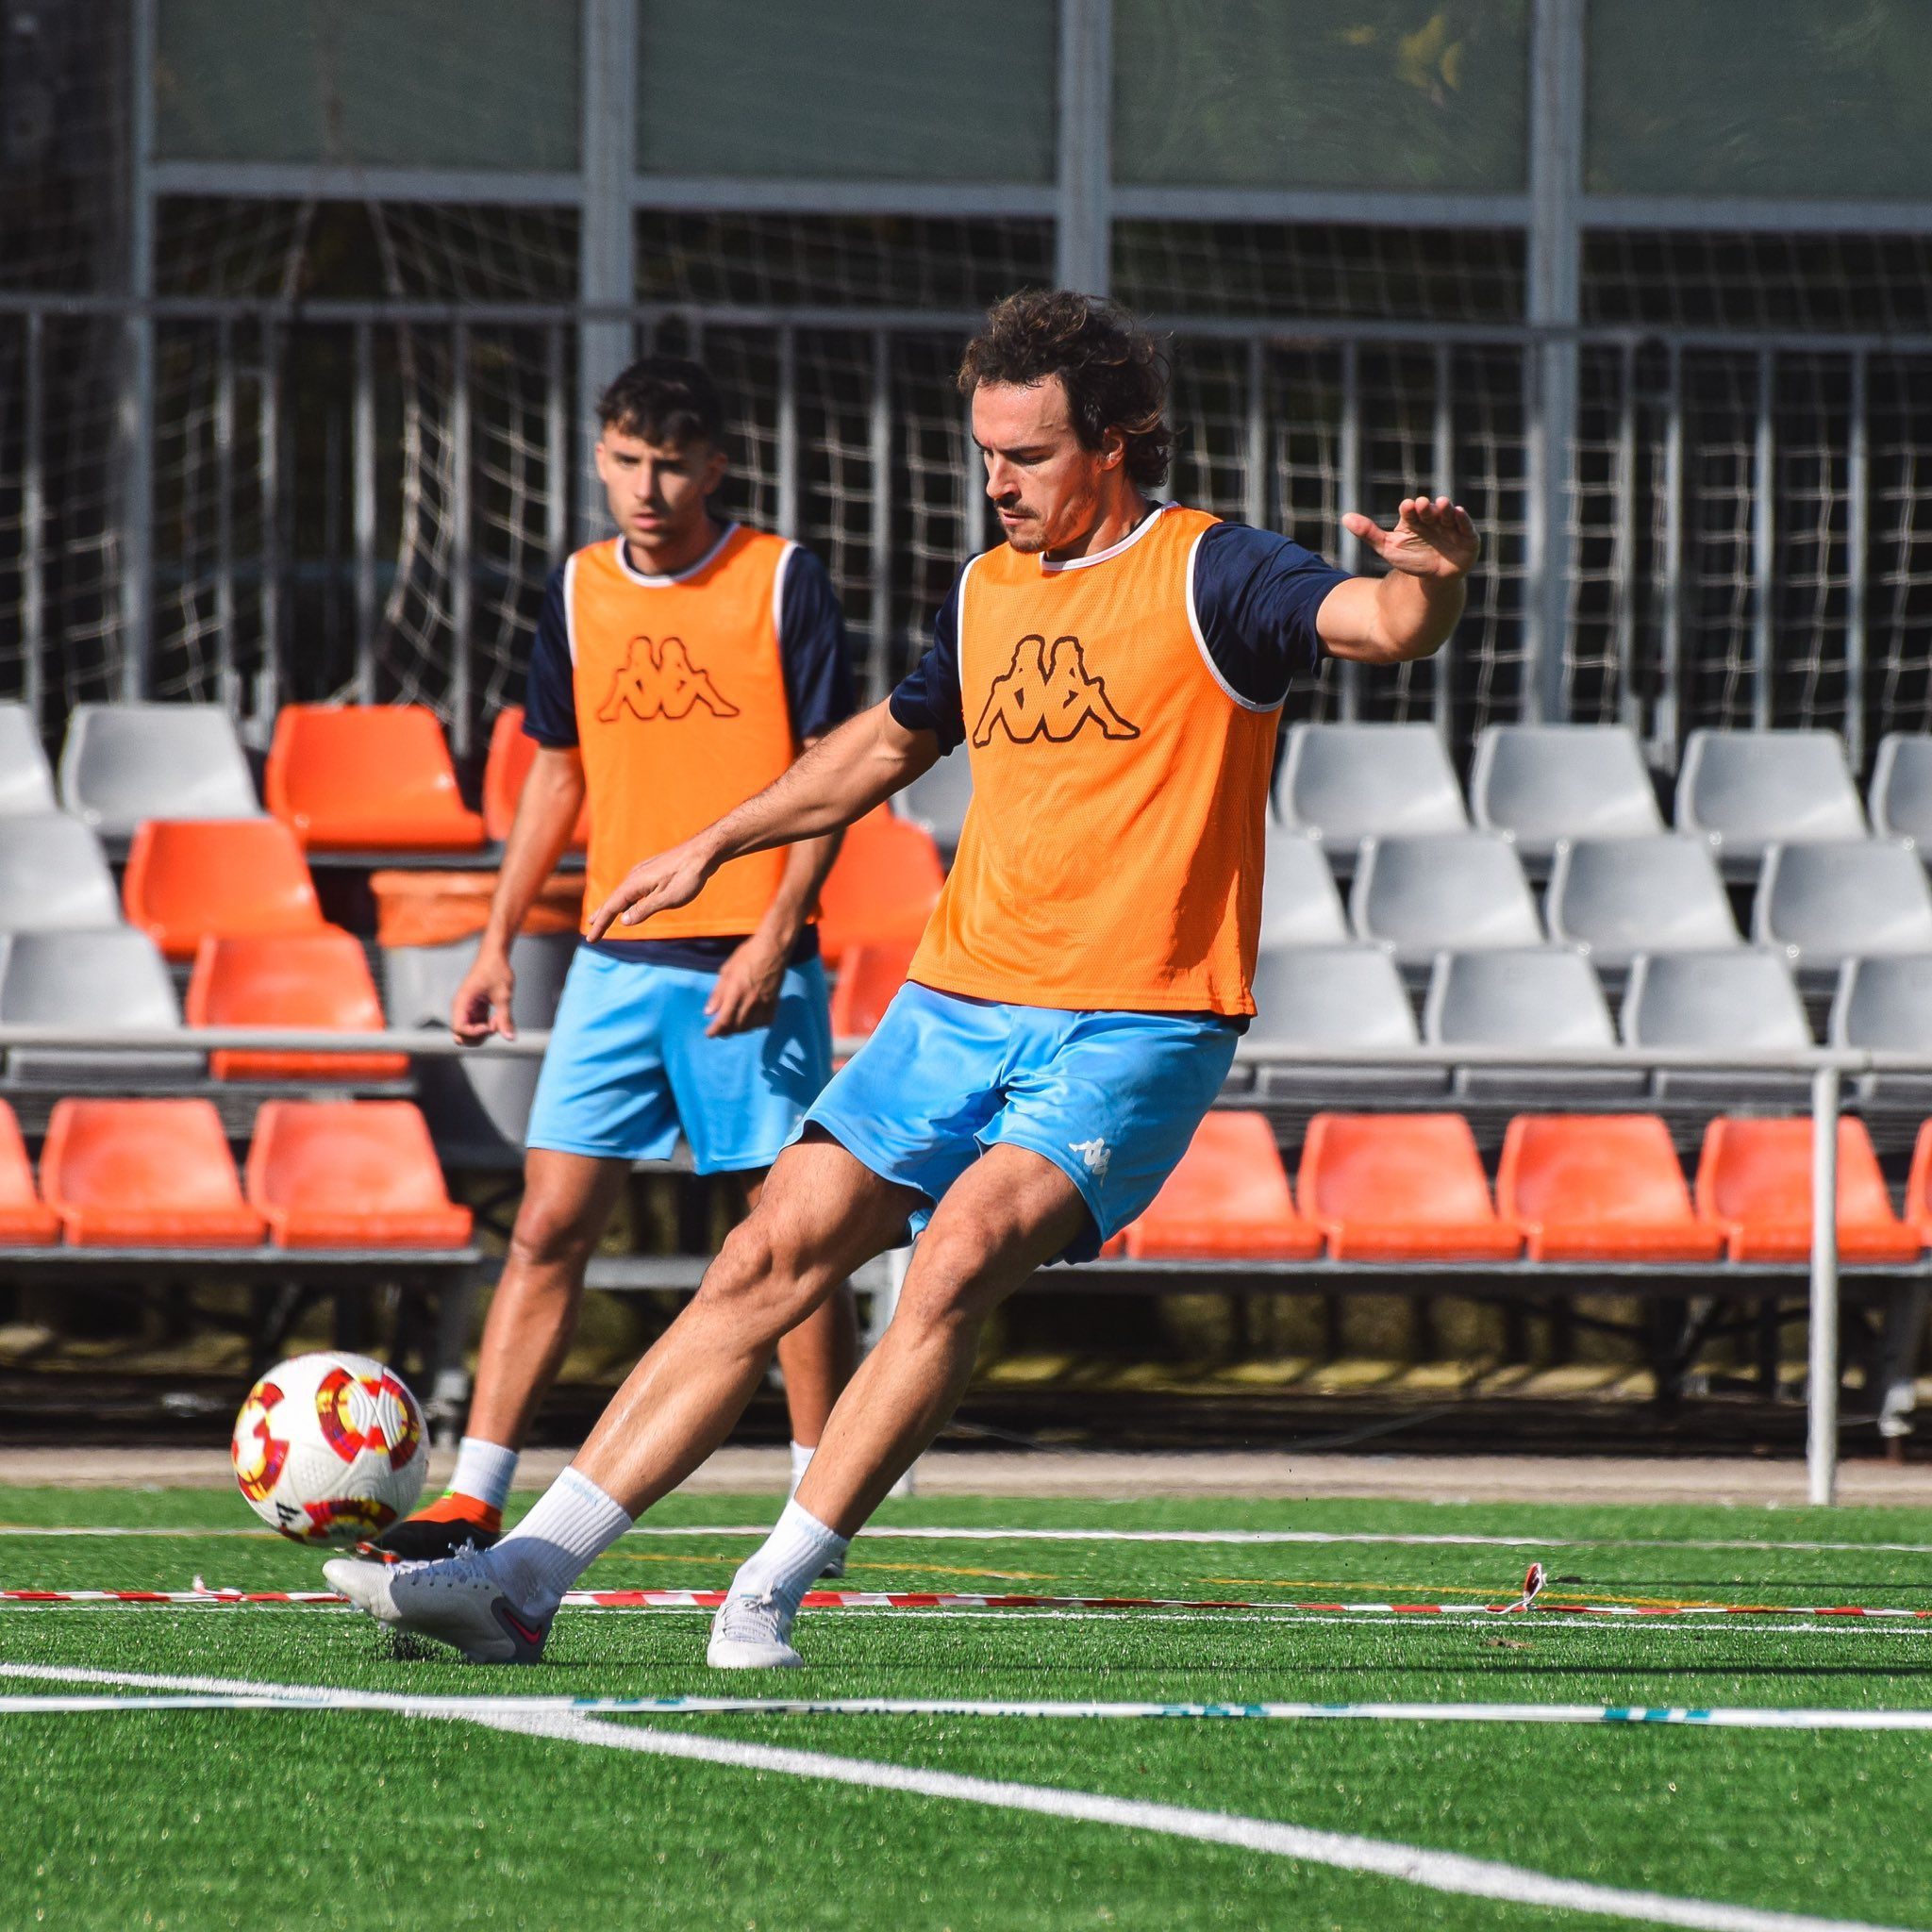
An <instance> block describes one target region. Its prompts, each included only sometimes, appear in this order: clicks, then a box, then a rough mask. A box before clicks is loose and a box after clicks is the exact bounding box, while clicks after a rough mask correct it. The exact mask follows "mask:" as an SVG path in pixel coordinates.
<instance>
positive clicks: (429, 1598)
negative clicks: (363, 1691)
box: [322, 1551, 550, 1664]
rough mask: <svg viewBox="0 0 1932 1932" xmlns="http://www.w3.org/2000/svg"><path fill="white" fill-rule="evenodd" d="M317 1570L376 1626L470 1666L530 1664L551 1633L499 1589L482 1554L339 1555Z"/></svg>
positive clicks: (542, 1620) (547, 1623) (546, 1625)
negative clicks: (406, 1634)
mask: <svg viewBox="0 0 1932 1932" xmlns="http://www.w3.org/2000/svg"><path fill="white" fill-rule="evenodd" d="M322 1574H324V1575H325V1576H326V1577H327V1578H328V1580H329V1581H330V1583H332V1584H333V1585H334V1586H335V1587H336V1589H338V1590H339V1591H341V1593H342V1594H343V1595H344V1596H345V1597H347V1598H348V1600H349V1601H350V1602H351V1603H352V1604H354V1605H355V1606H356V1607H357V1608H358V1610H367V1611H368V1612H369V1614H370V1615H371V1616H372V1617H374V1618H375V1620H376V1622H377V1623H379V1624H389V1625H390V1626H391V1628H392V1629H396V1630H408V1631H411V1632H413V1633H414V1634H415V1635H417V1636H419V1637H432V1638H434V1639H435V1640H436V1641H437V1642H439V1643H447V1644H449V1645H450V1646H451V1647H452V1648H453V1649H456V1650H459V1651H461V1652H462V1654H463V1656H464V1657H467V1658H468V1659H469V1661H470V1662H471V1663H473V1664H534V1663H537V1662H539V1661H541V1658H542V1656H543V1640H544V1639H545V1638H546V1637H547V1636H549V1634H550V1619H549V1618H548V1617H536V1616H532V1615H531V1614H530V1613H529V1612H528V1611H527V1610H525V1609H521V1608H520V1607H518V1606H517V1605H515V1604H513V1603H511V1602H510V1600H509V1599H508V1597H507V1596H506V1595H505V1594H504V1593H503V1586H502V1584H500V1583H499V1582H498V1581H497V1580H496V1577H495V1576H494V1574H491V1571H490V1570H489V1568H488V1567H487V1566H486V1565H485V1563H484V1560H483V1558H482V1557H481V1556H480V1555H478V1554H477V1553H475V1551H465V1552H464V1553H462V1554H461V1555H459V1556H455V1557H444V1558H443V1559H442V1560H441V1562H437V1563H369V1562H363V1561H360V1560H358V1558H356V1557H336V1558H335V1560H334V1561H333V1562H329V1563H325V1564H324V1565H323V1566H322Z"/></svg>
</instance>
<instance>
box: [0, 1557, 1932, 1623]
mask: <svg viewBox="0 0 1932 1932" xmlns="http://www.w3.org/2000/svg"><path fill="white" fill-rule="evenodd" d="M1543 1591H1544V1580H1543V1572H1542V1566H1541V1564H1537V1563H1533V1564H1531V1565H1530V1570H1529V1574H1528V1575H1527V1576H1526V1577H1525V1578H1524V1588H1523V1591H1522V1593H1521V1594H1520V1595H1519V1596H1518V1597H1517V1599H1516V1600H1515V1601H1514V1602H1513V1603H1505V1604H1396V1603H1375V1604H1342V1603H1307V1602H1302V1601H1299V1600H1292V1599H1289V1598H1276V1599H1274V1600H1256V1599H1252V1598H1248V1599H1228V1598H1212V1597H1205V1598H1204V1597H1158V1596H990V1595H987V1596H983V1595H968V1594H962V1593H958V1592H950V1591H948V1592H941V1591H905V1590H815V1591H810V1592H808V1594H807V1596H806V1599H805V1607H806V1608H807V1609H808V1610H1257V1611H1261V1610H1269V1611H1282V1610H1289V1611H1305V1612H1307V1613H1310V1614H1319V1615H1323V1616H1329V1617H1334V1616H1344V1617H1370V1618H1383V1619H1388V1618H1400V1617H1451V1618H1454V1617H1463V1618H1470V1617H1505V1616H1516V1615H1521V1614H1522V1613H1524V1612H1525V1611H1528V1610H1532V1609H1533V1610H1535V1611H1536V1613H1537V1614H1539V1615H1541V1616H1560V1617H1623V1618H1637V1619H1643V1620H1651V1621H1655V1620H1656V1619H1658V1618H1671V1617H1677V1618H1691V1617H1812V1618H1819V1619H1831V1618H1862V1619H1868V1620H1879V1619H1888V1620H1894V1621H1904V1622H1913V1623H1923V1622H1925V1621H1927V1620H1932V1607H1926V1608H1917V1609H1909V1608H1893V1607H1875V1606H1870V1605H1860V1604H1816V1605H1807V1604H1589V1603H1554V1602H1551V1601H1549V1600H1548V1598H1547V1597H1546V1596H1545V1595H1544V1594H1543ZM345 1601H346V1599H345V1598H343V1597H341V1596H339V1595H338V1594H337V1593H336V1592H335V1591H330V1590H7V1591H0V1605H7V1604H26V1605H33V1604H132V1605H137V1606H138V1605H142V1604H159V1605H188V1606H192V1607H195V1608H202V1609H220V1608H243V1607H247V1606H249V1605H252V1604H283V1605H319V1606H322V1607H336V1606H340V1605H341V1604H343V1603H344V1602H345ZM563 1601H564V1605H565V1607H567V1608H571V1609H581V1610H715V1609H716V1608H717V1607H718V1606H719V1605H720V1604H722V1603H723V1602H724V1591H722V1590H574V1591H569V1592H568V1593H567V1594H566V1595H565V1597H564V1599H563Z"/></svg>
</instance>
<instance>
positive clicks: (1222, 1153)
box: [1126, 1109, 1322, 1261]
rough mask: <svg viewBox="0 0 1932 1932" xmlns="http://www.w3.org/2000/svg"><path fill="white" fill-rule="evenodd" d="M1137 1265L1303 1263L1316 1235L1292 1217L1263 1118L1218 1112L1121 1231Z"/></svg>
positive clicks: (1315, 1249) (1316, 1250)
mask: <svg viewBox="0 0 1932 1932" xmlns="http://www.w3.org/2000/svg"><path fill="white" fill-rule="evenodd" d="M1126 1252H1127V1255H1128V1257H1129V1258H1130V1259H1133V1260H1136V1261H1221V1260H1236V1259H1240V1260H1254V1261H1303V1260H1308V1259H1311V1258H1312V1257H1315V1256H1317V1255H1319V1254H1320V1253H1321V1252H1322V1231H1321V1229H1319V1228H1318V1227H1316V1226H1315V1225H1314V1224H1312V1223H1311V1222H1307V1221H1304V1220H1303V1219H1302V1217H1301V1216H1300V1215H1299V1214H1298V1213H1296V1211H1295V1205H1294V1196H1293V1195H1292V1194H1291V1193H1290V1191H1289V1187H1288V1175H1287V1174H1286V1173H1285V1172H1284V1170H1283V1168H1282V1165H1281V1156H1280V1154H1279V1153H1278V1152H1277V1151H1276V1149H1275V1145H1274V1129H1273V1128H1272V1127H1270V1126H1269V1124H1268V1120H1267V1116H1266V1115H1264V1114H1258V1113H1238V1112H1234V1111H1232V1110H1229V1111H1222V1110H1220V1109H1216V1110H1215V1111H1214V1112H1212V1113H1209V1114H1208V1115H1207V1117H1206V1118H1205V1119H1204V1120H1203V1121H1202V1123H1201V1124H1200V1125H1199V1126H1198V1127H1197V1128H1196V1129H1195V1130H1194V1138H1193V1141H1192V1142H1191V1144H1190V1146H1189V1148H1188V1151H1187V1153H1186V1154H1184V1155H1183V1156H1182V1157H1181V1161H1180V1165H1179V1166H1178V1167H1176V1168H1175V1169H1174V1172H1173V1173H1172V1174H1169V1175H1168V1177H1167V1179H1166V1181H1165V1182H1164V1183H1163V1184H1162V1187H1161V1190H1160V1191H1159V1193H1158V1194H1157V1195H1155V1197H1154V1199H1153V1201H1152V1202H1151V1203H1150V1204H1149V1206H1148V1208H1147V1211H1146V1212H1145V1213H1144V1214H1143V1215H1141V1218H1140V1220H1138V1221H1136V1222H1135V1223H1134V1224H1132V1225H1131V1226H1130V1227H1129V1228H1128V1229H1127V1233H1126Z"/></svg>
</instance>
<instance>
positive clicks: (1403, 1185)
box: [1107, 1109, 1932, 1266]
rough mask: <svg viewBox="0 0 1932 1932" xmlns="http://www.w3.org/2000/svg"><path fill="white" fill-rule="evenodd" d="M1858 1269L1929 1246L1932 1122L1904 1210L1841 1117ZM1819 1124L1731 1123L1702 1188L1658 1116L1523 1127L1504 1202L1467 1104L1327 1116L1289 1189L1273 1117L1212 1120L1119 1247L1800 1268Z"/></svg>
mask: <svg viewBox="0 0 1932 1932" xmlns="http://www.w3.org/2000/svg"><path fill="white" fill-rule="evenodd" d="M1838 1152H1839V1195H1838V1238H1839V1246H1840V1257H1841V1258H1842V1259H1843V1260H1844V1261H1846V1262H1847V1263H1864V1264H1874V1265H1890V1266H1907V1265H1909V1264H1911V1263H1914V1262H1916V1261H1917V1260H1918V1258H1919V1257H1920V1255H1921V1253H1922V1252H1923V1251H1924V1249H1925V1248H1926V1247H1932V1122H1927V1123H1926V1124H1925V1125H1924V1128H1923V1129H1922V1130H1921V1132H1920V1135H1919V1141H1918V1146H1917V1151H1916V1153H1915V1155H1914V1157H1913V1160H1912V1168H1911V1178H1910V1181H1909V1183H1908V1185H1907V1208H1906V1214H1905V1216H1904V1218H1901V1217H1900V1216H1899V1215H1898V1214H1896V1213H1895V1212H1894V1211H1893V1209H1892V1206H1891V1199H1890V1194H1889V1192H1888V1191H1887V1189H1886V1185H1885V1179H1884V1176H1883V1174H1881V1173H1880V1172H1879V1167H1878V1160H1877V1157H1876V1155H1875V1154H1874V1152H1873V1148H1872V1142H1871V1141H1870V1139H1869V1138H1868V1136H1867V1135H1866V1133H1865V1129H1864V1126H1863V1125H1862V1124H1861V1123H1859V1122H1857V1121H1855V1120H1841V1121H1840V1123H1839V1149H1838ZM1810 1188H1811V1123H1810V1122H1809V1121H1808V1120H1804V1119H1789V1120H1732V1119H1720V1120H1714V1121H1712V1122H1711V1123H1710V1125H1709V1127H1708V1128H1707V1130H1706V1133H1705V1138H1704V1147H1703V1152H1702V1156H1701V1158H1700V1159H1699V1161H1698V1165H1697V1176H1696V1182H1695V1186H1694V1190H1693V1189H1691V1188H1687V1187H1686V1186H1685V1182H1684V1174H1683V1170H1682V1168H1681V1167H1680V1166H1679V1164H1678V1160H1677V1155H1676V1150H1675V1149H1674V1147H1673V1145H1672V1143H1671V1137H1670V1134H1669V1131H1668V1130H1667V1129H1666V1127H1665V1125H1664V1124H1663V1122H1662V1121H1660V1120H1659V1119H1657V1117H1656V1116H1655V1115H1650V1114H1606V1115H1589V1114H1541V1115H1534V1116H1525V1117H1522V1118H1519V1119H1517V1120H1514V1121H1512V1122H1511V1123H1510V1124H1509V1128H1508V1131H1507V1135H1506V1136H1505V1139H1504V1142H1503V1158H1502V1165H1501V1167H1500V1169H1499V1171H1498V1173H1497V1176H1496V1191H1495V1196H1494V1198H1493V1200H1492V1199H1491V1193H1490V1186H1489V1181H1488V1179H1487V1177H1486V1176H1485V1174H1484V1173H1483V1166H1482V1160H1481V1158H1480V1156H1479V1155H1478V1154H1477V1152H1476V1144H1475V1137H1474V1134H1473V1133H1472V1132H1471V1131H1470V1127H1469V1124H1468V1122H1467V1121H1465V1120H1464V1119H1463V1118H1462V1117H1461V1116H1460V1115H1459V1114H1393V1115H1391V1114H1340V1113H1323V1114H1317V1115H1316V1116H1315V1117H1314V1118H1313V1120H1311V1121H1310V1122H1309V1124H1308V1131H1307V1139H1306V1141H1304V1142H1303V1146H1302V1158H1301V1163H1300V1168H1299V1172H1298V1173H1297V1175H1296V1178H1295V1184H1294V1186H1293V1188H1292V1189H1291V1187H1290V1185H1289V1179H1288V1174H1287V1172H1286V1170H1285V1169H1284V1168H1283V1166H1282V1163H1281V1158H1280V1155H1279V1154H1278V1153H1277V1152H1276V1149H1275V1145H1274V1134H1273V1133H1272V1131H1271V1130H1270V1128H1269V1125H1268V1123H1267V1121H1266V1119H1265V1118H1264V1117H1263V1116H1262V1115H1260V1114H1257V1113H1249V1112H1242V1111H1237V1110H1233V1109H1226V1110H1221V1111H1217V1112H1214V1113H1210V1114H1209V1115H1208V1118H1207V1119H1206V1120H1205V1121H1204V1122H1203V1123H1202V1124H1201V1127H1200V1131H1199V1132H1198V1133H1197V1134H1196V1135H1195V1137H1194V1141H1193V1144H1192V1145H1191V1147H1190V1148H1189V1150H1188V1153H1187V1155H1186V1157H1185V1158H1184V1159H1183V1160H1182V1161H1181V1164H1180V1165H1179V1166H1178V1167H1177V1168H1176V1169H1175V1170H1174V1174H1172V1175H1171V1176H1170V1177H1169V1179H1168V1181H1167V1184H1166V1186H1164V1187H1163V1188H1162V1189H1161V1191H1160V1192H1159V1194H1158V1196H1157V1197H1156V1198H1155V1200H1154V1203H1153V1205H1152V1206H1151V1207H1150V1208H1148V1209H1147V1211H1146V1213H1145V1214H1143V1215H1142V1216H1141V1218H1140V1220H1138V1221H1137V1222H1135V1223H1134V1224H1133V1225H1132V1226H1130V1227H1128V1228H1127V1229H1126V1230H1125V1231H1124V1233H1122V1234H1121V1235H1118V1236H1116V1237H1115V1239H1114V1240H1113V1241H1111V1242H1110V1243H1109V1244H1108V1250H1107V1252H1108V1254H1109V1255H1111V1256H1115V1257H1126V1258H1128V1259H1131V1260H1139V1261H1163V1262H1187V1261H1204V1260H1235V1259H1240V1260H1250V1261H1254V1260H1282V1261H1288V1260H1307V1259H1312V1258H1314V1257H1317V1256H1319V1255H1322V1254H1323V1253H1324V1252H1325V1253H1326V1255H1327V1256H1328V1257H1329V1258H1330V1259H1332V1260H1336V1261H1496V1262H1507V1261H1514V1260H1517V1259H1518V1258H1519V1257H1522V1256H1523V1255H1524V1252H1525V1250H1526V1252H1527V1257H1528V1258H1529V1259H1530V1260H1532V1261H1583V1262H1598V1263H1604V1264H1609V1265H1623V1264H1626V1263H1655V1264H1657V1265H1659V1266H1665V1265H1673V1264H1674V1265H1679V1266H1681V1265H1685V1264H1689V1263H1707V1262H1715V1261H1717V1260H1719V1259H1720V1258H1728V1259H1730V1260H1732V1261H1741V1262H1796V1261H1801V1260H1803V1259H1805V1257H1807V1255H1808V1254H1809V1252H1810V1245H1811V1193H1810Z"/></svg>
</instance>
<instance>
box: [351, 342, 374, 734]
mask: <svg viewBox="0 0 1932 1932" xmlns="http://www.w3.org/2000/svg"><path fill="white" fill-rule="evenodd" d="M355 347H356V388H355V397H354V401H353V403H352V405H351V413H350V417H349V475H350V478H351V495H352V498H353V502H354V510H353V515H352V523H353V525H354V532H355V543H356V702H357V703H358V705H373V704H374V703H375V329H374V327H373V326H372V325H370V324H369V323H366V322H358V324H357V325H356V335H355Z"/></svg>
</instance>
